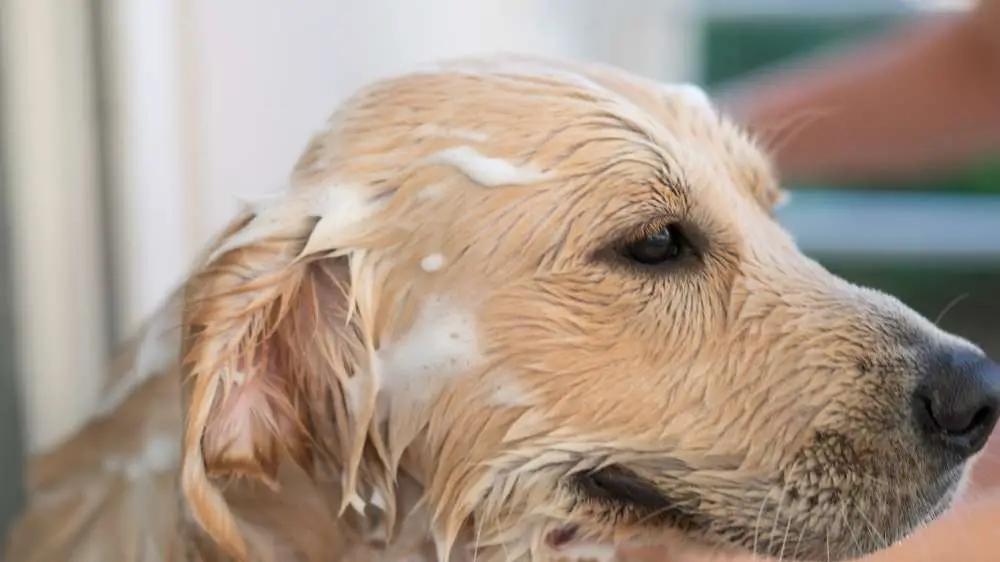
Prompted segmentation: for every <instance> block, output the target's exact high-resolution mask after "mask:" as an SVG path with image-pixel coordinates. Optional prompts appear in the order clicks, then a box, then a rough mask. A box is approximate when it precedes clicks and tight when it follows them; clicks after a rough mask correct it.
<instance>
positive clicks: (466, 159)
mask: <svg viewBox="0 0 1000 562" xmlns="http://www.w3.org/2000/svg"><path fill="white" fill-rule="evenodd" d="M685 178H694V179H695V180H696V181H698V182H700V183H702V184H704V188H705V189H706V190H718V189H730V190H732V189H733V188H732V186H734V185H739V186H741V189H742V188H743V187H742V186H745V189H746V190H749V191H750V192H754V191H755V190H756V191H759V192H760V193H752V194H753V196H754V197H755V198H756V199H758V200H765V199H768V198H772V199H773V198H774V197H773V196H772V195H770V192H772V191H774V187H773V185H771V184H770V183H769V180H770V174H769V171H768V170H767V161H766V159H764V157H763V156H762V155H761V154H760V153H759V151H757V149H756V147H755V146H754V145H753V143H752V142H750V141H749V140H748V139H747V138H746V136H745V135H743V134H742V132H741V131H740V130H739V129H738V128H736V127H735V126H733V125H731V124H730V123H728V122H727V121H726V120H725V119H722V118H720V116H719V115H718V114H717V112H716V111H715V109H714V107H713V106H712V104H711V102H710V100H709V99H708V97H707V96H706V95H705V93H704V92H703V91H702V90H700V89H699V88H697V87H696V86H692V85H685V84H673V85H663V84H659V83H656V82H653V81H651V80H646V79H643V78H641V77H636V76H633V75H631V74H628V73H626V72H623V71H620V70H618V69H615V68H612V67H606V66H600V65H594V64H579V63H567V62H562V61H550V60H543V59H538V58H527V57H494V58H481V59H464V60H459V61H448V62H445V63H442V64H440V65H437V66H434V67H432V68H428V69H422V70H420V71H417V72H413V73H409V74H405V75H400V76H396V77H391V78H387V79H384V80H381V81H379V82H376V83H374V84H372V85H371V86H369V87H368V88H366V89H364V90H362V91H360V92H359V93H358V94H356V95H355V96H353V97H352V98H350V99H349V100H347V101H346V102H345V103H344V104H343V105H342V106H341V107H340V108H339V110H338V111H337V112H336V113H335V114H334V115H333V116H332V117H331V118H330V120H329V121H328V122H327V125H326V127H325V128H324V129H323V130H321V131H320V132H318V133H317V134H316V135H315V136H314V137H313V139H312V140H311V142H310V143H309V145H308V147H307V149H306V150H305V152H304V153H303V155H302V157H301V158H300V160H299V162H298V163H297V165H296V167H295V170H294V173H293V186H294V187H296V188H299V189H307V190H309V189H324V190H334V189H337V188H338V186H345V185H346V186H350V188H351V189H352V190H355V191H356V190H359V189H361V190H363V191H365V192H366V193H365V194H364V195H365V197H366V198H368V199H370V200H381V201H383V202H388V204H390V205H391V204H393V201H392V200H396V204H397V205H406V206H407V207H408V208H409V209H408V212H409V213H410V215H411V216H412V217H413V218H417V217H418V216H419V215H420V214H421V213H424V214H434V215H436V216H438V217H446V216H449V215H448V213H451V214H453V215H463V216H466V215H470V213H471V215H470V216H471V217H473V218H477V219H481V220H482V221H484V226H486V224H487V223H486V221H489V224H492V223H493V218H492V217H490V216H488V213H489V212H490V211H491V210H493V211H495V212H496V213H501V212H506V210H507V209H509V207H510V206H511V205H509V204H508V203H514V204H517V205H515V206H517V207H518V209H519V210H518V212H519V214H520V215H521V217H522V218H523V217H531V216H533V215H537V217H539V220H542V219H543V218H547V219H552V218H554V217H553V213H554V212H556V211H557V210H559V209H562V210H565V207H566V206H567V205H569V204H570V203H571V202H572V203H576V204H578V206H580V205H581V204H582V205H583V206H585V207H589V209H590V210H591V211H595V210H598V209H600V210H601V211H602V212H605V213H610V212H612V210H613V207H614V206H613V205H610V204H609V201H610V200H612V199H614V200H616V201H618V202H626V203H628V204H632V203H637V202H641V200H642V199H643V198H645V197H648V196H650V195H651V194H652V195H656V194H657V193H656V192H659V193H658V194H659V195H660V196H671V195H677V193H676V192H677V191H683V190H685V189H686V188H687V187H688V185H687V180H686V179H685ZM720 186H726V187H720ZM507 188H520V189H507ZM761 194H763V195H761ZM729 196H735V194H725V195H724V196H723V199H724V198H725V197H729ZM353 197H354V196H353V195H352V198H353ZM529 198H530V199H531V205H520V204H519V203H520V202H522V201H524V200H525V199H529ZM716 199H719V197H716ZM399 200H403V201H404V203H399ZM415 202H416V203H419V204H414V203H415ZM581 202H582V203H581ZM449 207H450V210H449V209H448V208H449ZM467 218H468V217H467ZM593 218H594V219H595V220H601V218H602V217H601V216H598V215H594V216H593ZM527 222H532V221H531V220H528V221H527ZM534 222H537V221H534ZM433 261H434V260H431V262H432V263H433Z"/></svg>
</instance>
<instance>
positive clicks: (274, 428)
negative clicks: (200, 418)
mask: <svg viewBox="0 0 1000 562" xmlns="http://www.w3.org/2000/svg"><path fill="white" fill-rule="evenodd" d="M269 379H270V377H267V376H260V375H258V376H253V377H247V376H246V375H244V374H242V373H239V374H237V375H234V376H231V377H229V378H228V380H226V381H225V382H224V383H223V384H224V389H223V390H222V391H221V392H220V393H219V394H218V395H217V396H216V397H215V402H214V404H213V407H212V413H211V414H210V416H209V419H208V424H207V427H206V430H205V434H204V437H203V439H202V449H203V451H204V456H205V464H206V466H207V468H208V473H209V475H210V476H223V477H226V476H237V477H248V478H254V479H258V480H261V481H263V482H264V483H266V484H268V485H269V486H277V481H276V478H277V470H278V464H279V461H280V455H281V453H282V450H281V448H282V447H283V446H285V447H288V446H293V445H295V444H297V443H301V441H302V439H301V437H302V436H301V434H300V431H299V430H298V426H297V424H296V423H295V419H294V415H295V414H294V409H293V407H292V405H291V404H290V402H289V401H288V400H287V399H286V398H285V396H284V393H283V392H282V390H281V389H280V388H276V386H275V385H274V384H273V381H272V380H269Z"/></svg>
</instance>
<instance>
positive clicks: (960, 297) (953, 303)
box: [934, 293, 971, 326]
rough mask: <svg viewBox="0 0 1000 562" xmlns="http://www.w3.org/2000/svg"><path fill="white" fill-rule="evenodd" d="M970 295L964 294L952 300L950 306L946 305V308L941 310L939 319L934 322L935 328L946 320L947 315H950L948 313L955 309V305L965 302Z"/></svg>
mask: <svg viewBox="0 0 1000 562" xmlns="http://www.w3.org/2000/svg"><path fill="white" fill-rule="evenodd" d="M970 294H971V293H963V294H961V295H958V296H957V297H955V298H953V299H951V301H949V302H948V304H946V305H945V306H944V308H943V309H941V312H940V313H938V315H937V318H936V319H935V320H934V325H935V326H937V325H939V324H940V323H941V321H942V320H944V316H945V314H948V312H950V311H951V309H953V308H955V305H957V304H958V303H960V302H962V301H963V300H965V299H966V298H967V297H968V296H969V295H970Z"/></svg>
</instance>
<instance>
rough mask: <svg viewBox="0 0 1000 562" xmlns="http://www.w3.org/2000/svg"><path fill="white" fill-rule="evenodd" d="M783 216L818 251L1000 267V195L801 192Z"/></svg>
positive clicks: (855, 256) (801, 244)
mask: <svg viewBox="0 0 1000 562" xmlns="http://www.w3.org/2000/svg"><path fill="white" fill-rule="evenodd" d="M778 215H779V219H780V220H781V222H782V224H784V225H785V226H786V227H787V228H788V230H789V231H790V232H791V233H792V235H793V236H794V237H795V239H796V241H797V242H798V245H799V247H800V248H801V249H802V250H803V251H804V252H806V253H808V254H812V255H816V256H817V257H845V258H851V259H878V260H886V261H899V260H905V261H913V260H921V261H922V260H937V261H940V260H948V261H953V260H959V261H994V260H996V261H997V263H998V265H1000V196H991V195H949V194H916V193H871V192H848V191H834V190H816V191H811V190H810V191H794V192H792V197H791V200H790V201H789V203H788V205H786V206H785V207H784V208H783V209H781V210H780V211H779V213H778Z"/></svg>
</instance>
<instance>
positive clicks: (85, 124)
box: [0, 0, 108, 484]
mask: <svg viewBox="0 0 1000 562" xmlns="http://www.w3.org/2000/svg"><path fill="white" fill-rule="evenodd" d="M89 10H90V7H89V5H88V3H87V2H85V1H83V0H70V1H66V0H5V1H4V2H3V3H2V25H3V27H2V29H0V41H2V55H3V59H2V71H3V73H4V79H3V91H2V102H3V115H4V122H3V140H4V143H3V157H4V163H5V172H6V174H5V180H6V183H5V194H4V195H5V199H6V203H7V206H6V209H5V210H6V211H7V218H8V219H9V223H8V231H9V237H7V239H6V242H7V243H8V244H9V250H10V257H11V264H12V271H13V278H12V280H13V292H14V295H15V297H14V310H13V316H14V321H15V325H16V342H17V359H18V364H17V368H18V371H19V372H20V377H19V383H20V391H21V393H20V395H21V397H22V398H23V403H22V409H21V411H22V412H23V414H24V420H25V424H24V430H25V431H24V437H25V449H26V450H27V451H28V452H33V451H38V450H40V449H43V448H45V447H48V446H50V445H53V444H54V443H55V442H57V441H58V440H60V439H62V438H63V437H65V436H66V435H67V434H68V433H69V432H71V431H73V430H74V429H75V428H76V427H78V426H79V424H80V423H81V422H82V421H83V420H84V419H85V417H86V416H87V415H88V414H89V413H90V412H91V411H92V410H93V407H94V404H95V403H96V398H97V396H98V393H99V390H100V388H101V385H102V382H103V371H104V366H105V363H106V360H107V349H108V346H107V337H106V325H105V321H104V317H105V293H104V289H103V287H104V282H105V279H104V258H103V250H102V247H101V242H102V241H101V229H100V224H101V216H100V215H101V212H100V210H101V192H100V185H99V181H98V169H99V164H98V163H99V158H98V154H97V146H98V142H97V141H98V136H97V133H96V131H97V117H96V112H95V100H94V89H93V86H94V83H93V79H94V69H93V59H92V53H91V37H90V32H91V26H90V23H91V22H90V12H89ZM3 415H9V414H8V411H7V410H6V409H5V410H4V411H3ZM4 425H6V422H4ZM7 450H8V449H7V448H6V447H5V448H4V453H5V454H6V453H7ZM3 462H8V460H7V459H3ZM5 484H6V483H5Z"/></svg>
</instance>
